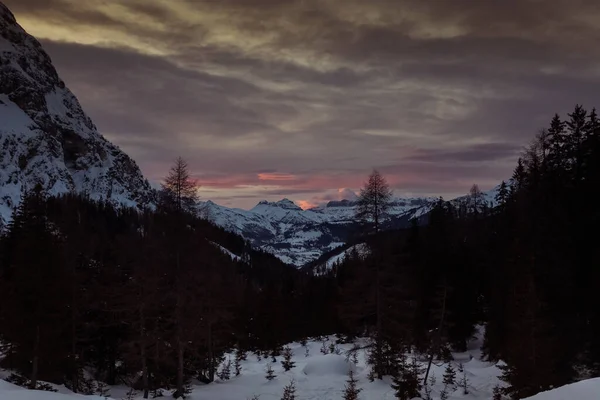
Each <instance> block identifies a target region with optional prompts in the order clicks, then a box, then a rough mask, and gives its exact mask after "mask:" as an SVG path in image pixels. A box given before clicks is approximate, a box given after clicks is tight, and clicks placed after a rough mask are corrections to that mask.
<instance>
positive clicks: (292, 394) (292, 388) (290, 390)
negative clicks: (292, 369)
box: [281, 380, 296, 400]
mask: <svg viewBox="0 0 600 400" xmlns="http://www.w3.org/2000/svg"><path fill="white" fill-rule="evenodd" d="M281 400H296V383H295V382H294V380H292V381H291V382H290V383H288V384H287V385H286V386H285V387H284V388H283V395H282V396H281Z"/></svg>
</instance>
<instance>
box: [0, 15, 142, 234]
mask: <svg viewBox="0 0 600 400" xmlns="http://www.w3.org/2000/svg"><path fill="white" fill-rule="evenodd" d="M0 149H1V152H0V224H2V221H6V220H7V219H8V218H10V216H11V212H12V210H13V209H14V208H15V207H16V206H17V205H18V203H19V200H20V197H21V193H22V192H23V191H25V190H30V189H32V188H34V187H35V186H36V185H38V184H40V185H41V186H42V187H43V188H44V189H45V190H46V191H47V192H48V193H49V194H52V195H56V194H61V193H66V192H78V193H85V194H87V195H88V196H89V197H90V198H92V199H105V200H108V201H110V202H113V203H116V204H117V203H118V204H125V205H128V206H137V205H140V204H146V203H149V202H150V201H151V199H152V197H153V191H152V189H151V187H150V185H149V183H148V181H147V180H146V179H145V178H144V177H143V175H142V173H141V171H140V169H139V168H138V166H137V165H136V163H135V162H134V161H133V160H132V159H131V158H130V157H129V156H127V155H126V154H125V153H124V152H122V151H121V150H120V149H119V148H118V147H117V146H115V145H113V144H112V143H110V142H109V141H107V140H106V139H105V138H104V137H102V135H100V133H98V130H97V129H96V126H95V125H94V124H93V122H92V120H91V119H90V118H89V117H88V116H87V115H86V114H85V113H84V112H83V110H82V109H81V105H80V104H79V102H78V101H77V98H75V96H74V95H73V93H71V91H70V90H69V89H68V88H67V87H66V86H65V83H64V82H63V81H62V80H61V79H60V77H59V76H58V74H57V72H56V70H55V69H54V67H53V65H52V61H51V59H50V57H49V56H48V54H46V52H45V51H44V50H43V49H42V46H41V45H40V43H39V42H38V41H37V40H36V39H35V38H33V37H32V36H31V35H29V34H27V32H25V31H24V30H23V28H21V26H19V24H18V23H17V21H16V20H15V17H14V15H13V14H12V13H11V12H10V11H9V10H8V8H7V7H6V6H4V5H3V4H2V3H0Z"/></svg>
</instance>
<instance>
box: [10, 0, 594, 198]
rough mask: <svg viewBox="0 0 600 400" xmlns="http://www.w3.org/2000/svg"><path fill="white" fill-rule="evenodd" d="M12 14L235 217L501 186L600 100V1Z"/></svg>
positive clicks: (110, 129) (90, 103)
mask: <svg viewBox="0 0 600 400" xmlns="http://www.w3.org/2000/svg"><path fill="white" fill-rule="evenodd" d="M5 2H6V3H7V5H8V6H9V7H10V8H11V9H12V11H13V12H14V13H15V15H16V17H17V19H18V20H19V21H21V22H22V23H23V25H24V27H25V28H26V29H27V30H29V31H30V32H31V33H33V34H34V35H36V36H37V37H38V38H39V39H41V41H42V43H43V45H44V47H45V48H46V50H47V51H48V53H49V54H50V55H51V57H52V58H53V60H54V62H55V65H56V66H57V69H58V71H59V73H60V75H61V76H62V77H63V78H64V79H65V81H66V82H67V84H68V86H69V87H70V88H71V89H72V90H73V91H74V92H75V94H76V95H77V96H78V98H79V99H80V101H81V103H82V105H83V106H84V108H85V109H86V111H87V112H88V113H89V114H90V115H91V117H92V118H93V119H94V121H95V122H96V124H97V125H98V127H99V128H100V130H101V131H102V132H103V133H104V134H105V135H106V136H107V137H108V138H109V139H110V140H112V141H114V142H115V143H117V144H118V145H120V146H121V147H122V148H123V149H124V150H126V151H127V152H129V153H130V154H131V155H132V156H133V157H134V158H135V159H136V160H137V161H138V163H139V164H140V166H141V167H142V169H143V170H144V172H145V173H146V174H147V175H148V176H149V177H150V178H152V179H160V177H161V176H162V174H164V171H165V170H166V169H168V166H169V164H170V163H171V162H172V160H173V158H174V157H175V156H177V155H183V156H185V157H187V158H188V159H189V160H190V164H191V165H192V167H193V169H194V174H195V176H197V177H198V179H199V180H200V181H202V182H203V183H204V185H205V186H204V189H203V190H204V191H205V194H206V195H208V194H210V196H211V197H214V198H215V199H220V200H222V201H225V200H226V199H227V198H229V199H233V200H231V204H235V205H243V206H251V205H253V204H251V203H253V202H254V200H256V199H261V198H263V197H271V198H273V199H274V198H276V197H277V196H290V197H294V198H295V199H297V200H300V199H303V200H305V202H306V204H308V203H311V202H312V203H314V202H320V201H325V200H326V199H337V198H336V196H338V191H337V188H340V187H343V188H352V189H354V190H355V189H357V188H358V187H359V186H360V185H361V184H362V182H363V180H364V176H365V175H366V174H367V173H368V172H369V171H370V170H371V168H373V167H376V168H379V169H380V170H381V171H382V172H383V173H385V174H386V175H387V176H388V178H389V180H390V182H391V183H392V184H393V185H394V187H395V188H396V189H397V191H398V192H399V194H402V193H410V194H419V193H422V194H434V195H437V194H443V195H445V196H446V197H448V196H451V195H453V194H460V193H463V192H465V191H466V190H468V188H469V186H470V185H471V184H472V183H474V182H477V183H480V185H481V186H482V187H483V188H485V187H486V186H489V187H491V186H493V185H494V184H495V183H496V182H497V181H499V180H500V179H503V178H506V177H507V176H508V175H509V174H510V172H511V170H512V167H513V166H514V163H515V159H516V157H517V155H518V153H519V151H520V149H521V148H522V146H523V145H525V144H526V143H528V142H529V140H530V138H531V137H532V136H533V135H534V134H535V132H536V131H537V130H538V128H540V127H541V126H544V125H547V123H548V121H549V120H550V118H551V116H552V115H553V114H554V113H555V112H559V113H562V114H565V113H566V112H568V111H569V110H570V109H571V108H572V107H573V106H574V105H575V104H576V103H583V104H584V105H586V106H588V107H591V106H593V105H594V102H595V101H597V94H598V92H599V91H600V47H598V46H597V43H599V41H600V24H598V23H597V21H598V20H600V3H599V2H597V1H595V0H548V1H543V2H541V1H539V0H505V1H471V0H454V1H446V0H430V1H421V2H415V1H409V0H397V1H393V2H392V1H388V0H372V1H368V2H367V1H363V0H330V1H321V0H298V1H283V0H222V1H208V0H207V1H196V0H144V1H142V0H109V1H102V2H100V1H90V2H80V1H76V0H43V1H42V0H7V1H5ZM596 105H597V104H596ZM260 174H271V175H272V177H274V178H277V176H279V178H280V179H272V180H270V181H265V180H264V179H263V180H261V179H260V178H259V175H260ZM276 174H279V175H277V176H276ZM285 176H290V177H291V176H293V179H281V177H285ZM267 183H268V184H267Z"/></svg>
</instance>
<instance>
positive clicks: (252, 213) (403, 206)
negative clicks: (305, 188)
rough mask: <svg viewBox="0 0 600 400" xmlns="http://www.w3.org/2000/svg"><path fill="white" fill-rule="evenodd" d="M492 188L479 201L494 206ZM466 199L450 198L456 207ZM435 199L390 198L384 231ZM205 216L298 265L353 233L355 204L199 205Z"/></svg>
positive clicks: (405, 223) (415, 215)
mask: <svg viewBox="0 0 600 400" xmlns="http://www.w3.org/2000/svg"><path fill="white" fill-rule="evenodd" d="M495 193H496V189H493V190H491V191H489V192H483V193H482V199H481V201H482V202H485V203H486V204H488V205H490V204H491V205H494V204H495V200H494V197H495ZM464 198H465V197H459V198H457V199H454V200H452V201H453V202H455V203H458V202H459V201H460V200H461V199H464ZM437 201H438V198H435V197H417V198H395V199H393V201H392V204H391V208H390V210H389V219H387V220H386V221H385V227H386V228H387V229H392V228H396V229H398V228H405V227H408V226H409V224H410V221H411V220H412V219H413V218H417V219H421V218H424V217H426V215H427V214H428V213H429V212H430V211H431V209H432V208H433V206H434V205H435V203H436V202H437ZM200 208H201V210H202V212H203V213H204V215H205V217H206V218H208V219H209V220H211V221H212V222H213V223H215V224H216V225H219V226H221V227H223V228H225V229H227V230H229V231H232V232H235V233H237V234H239V235H241V236H243V237H244V238H246V239H247V240H249V241H250V242H251V243H252V245H253V246H254V247H257V248H261V249H263V250H265V251H268V252H270V253H273V254H275V255H276V256H277V257H279V259H281V260H282V261H284V262H286V263H288V264H294V265H297V266H302V265H305V264H307V263H309V262H311V261H314V260H316V259H318V258H319V257H321V255H323V254H325V253H327V252H329V251H331V250H333V249H336V248H338V247H341V246H343V245H344V244H345V243H346V242H348V241H349V240H352V239H353V237H354V236H356V235H357V234H358V228H359V226H358V223H357V221H356V218H355V214H356V202H354V201H350V200H341V201H330V202H329V203H327V204H326V205H324V206H321V207H316V208H311V209H308V210H303V209H302V208H300V207H298V206H297V205H296V204H294V202H292V201H291V200H289V199H283V200H280V201H277V202H268V201H264V200H263V201H261V202H259V203H258V204H257V205H256V206H255V207H254V208H252V209H251V210H242V209H239V208H228V207H224V206H220V205H218V204H215V203H213V202H211V201H207V202H205V203H202V204H201V205H200Z"/></svg>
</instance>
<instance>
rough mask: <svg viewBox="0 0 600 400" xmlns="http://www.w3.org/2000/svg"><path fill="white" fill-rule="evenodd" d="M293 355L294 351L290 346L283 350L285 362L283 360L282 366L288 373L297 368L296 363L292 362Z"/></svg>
mask: <svg viewBox="0 0 600 400" xmlns="http://www.w3.org/2000/svg"><path fill="white" fill-rule="evenodd" d="M293 355H294V354H293V353H292V349H291V348H290V347H289V346H286V347H284V348H283V360H281V366H282V367H283V369H284V371H286V372H287V371H289V370H290V369H292V368H294V367H295V366H296V363H295V362H294V361H292V356H293Z"/></svg>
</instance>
